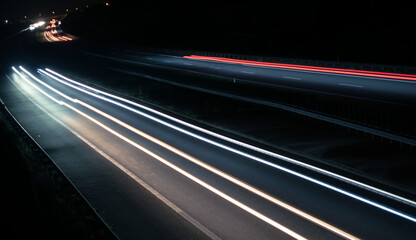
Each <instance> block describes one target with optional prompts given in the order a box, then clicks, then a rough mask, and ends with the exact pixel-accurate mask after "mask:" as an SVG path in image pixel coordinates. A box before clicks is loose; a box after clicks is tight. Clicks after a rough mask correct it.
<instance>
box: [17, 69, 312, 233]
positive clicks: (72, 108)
mask: <svg viewBox="0 0 416 240" xmlns="http://www.w3.org/2000/svg"><path fill="white" fill-rule="evenodd" d="M13 70H14V71H15V72H17V70H15V68H13ZM18 74H19V73H18ZM19 76H21V74H19ZM29 76H33V75H29ZM23 79H24V80H25V81H26V82H30V81H28V80H27V79H26V78H23ZM46 85H47V84H46ZM46 85H45V86H46ZM31 86H36V85H34V84H33V83H32V84H31ZM35 88H36V89H37V90H41V89H40V88H38V87H35ZM56 91H58V90H56ZM40 92H41V93H43V94H45V96H49V95H47V94H46V93H45V92H44V91H40ZM49 98H51V97H49ZM51 99H52V100H53V98H51ZM54 101H55V100H54ZM55 102H56V101H55ZM75 102H79V100H75ZM61 105H64V106H66V107H68V108H69V109H71V110H73V111H74V112H76V113H78V114H80V115H81V116H83V117H85V118H87V119H88V120H90V121H92V122H93V123H95V124H97V125H98V126H100V127H101V128H103V129H104V130H106V131H108V132H110V133H111V134H113V135H115V136H116V137H118V138H120V139H121V140H123V141H125V142H127V143H128V144H130V145H132V146H133V147H135V148H137V149H139V150H141V151H142V152H144V153H146V154H147V155H149V156H151V157H153V158H154V159H156V160H158V161H159V162H161V163H163V164H164V165H166V166H168V167H169V168H171V169H173V170H175V171H176V172H178V173H180V174H182V175H183V176H185V177H187V178H188V179H190V180H192V181H193V182H195V183H197V184H199V185H201V186H202V187H204V188H206V189H207V190H209V191H211V192H213V193H214V194H216V195H218V196H219V197H221V198H223V199H225V200H227V201H228V202H230V203H232V204H234V205H235V206H237V207H239V208H241V209H243V210H244V211H246V212H248V213H250V214H252V215H253V216H255V217H257V218H259V219H260V220H262V221H264V222H266V223H268V224H269V225H271V226H273V227H275V228H277V229H279V230H280V231H282V232H284V233H286V234H288V235H289V236H291V237H293V238H295V239H299V240H306V238H304V237H303V236H301V235H299V234H297V233H296V232H294V231H292V230H290V229H289V228H287V227H285V226H283V225H281V224H279V223H278V222H276V221H274V220H272V219H271V218H269V217H267V216H265V215H263V214H261V213H260V212H257V211H256V210H254V209H252V208H250V207H249V206H247V205H245V204H243V203H241V202H240V201H238V200H236V199H234V198H233V197H231V196H229V195H227V194H225V193H223V192H222V191H220V190H218V189H216V188H214V187H212V186H211V185H209V184H208V183H206V182H204V181H202V180H200V179H199V178H197V177H195V176H193V175H192V174H190V173H188V172H187V171H185V170H183V169H181V168H179V167H178V166H176V165H174V164H172V163H171V162H169V161H167V160H166V159H164V158H162V157H160V156H159V155H157V154H155V153H153V152H152V151H150V150H149V149H147V148H145V147H143V146H141V145H139V144H138V143H136V142H134V141H132V140H131V139H129V138H127V137H125V136H124V135H122V134H120V133H118V132H117V131H115V130H113V129H111V128H110V127H108V126H106V125H105V124H103V123H101V122H100V121H98V120H97V119H95V118H93V117H91V116H89V115H88V114H86V113H84V112H82V111H80V110H78V109H77V108H75V107H73V106H71V105H69V104H67V103H66V102H62V104H61Z"/></svg>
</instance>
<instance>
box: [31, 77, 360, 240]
mask: <svg viewBox="0 0 416 240" xmlns="http://www.w3.org/2000/svg"><path fill="white" fill-rule="evenodd" d="M38 71H39V72H40V73H43V74H45V75H47V76H48V77H50V78H52V79H54V80H56V81H58V82H61V83H63V84H66V85H68V84H69V83H67V82H65V81H62V80H61V79H58V78H56V77H55V76H53V75H51V74H49V73H47V72H45V71H43V70H41V69H39V70H38ZM70 85H71V84H70ZM72 87H74V88H75V89H77V90H79V91H83V92H84V91H85V90H84V89H82V88H79V87H77V86H72ZM75 102H76V103H79V104H81V105H82V106H84V107H86V108H88V109H90V110H92V111H94V112H96V113H98V114H100V115H101V116H104V117H106V118H108V119H110V120H111V121H113V122H115V123H117V124H119V125H121V126H123V127H124V128H126V129H128V130H130V131H132V132H134V133H136V134H138V135H140V136H142V137H144V138H145V139H147V140H149V141H152V142H154V143H156V144H158V145H159V146H162V147H163V148H165V149H167V150H169V151H171V152H173V153H175V154H177V155H179V156H181V157H183V158H185V159H187V160H189V161H191V162H193V163H195V164H197V165H198V166H200V167H203V168H205V169H206V170H208V171H210V172H212V173H214V174H216V175H218V176H220V177H222V178H224V179H227V180H228V181H230V182H232V183H234V184H236V185H238V186H240V187H242V188H244V189H246V190H248V191H250V192H252V193H254V194H256V195H258V196H260V197H262V198H264V199H266V200H268V201H270V202H273V203H274V204H276V205H278V206H280V207H283V208H285V209H286V210H289V211H291V212H292V213H295V214H297V215H298V216H301V217H303V218H305V219H307V220H309V221H311V222H313V223H315V224H317V225H319V226H321V227H323V228H325V229H327V230H329V231H332V232H334V233H336V234H338V235H340V236H342V237H344V238H346V239H357V238H356V237H354V236H352V235H350V234H348V233H346V232H344V231H342V230H340V229H338V228H336V227H334V226H332V225H330V224H328V223H326V222H324V221H322V220H320V219H317V218H315V217H313V216H311V215H309V214H307V213H305V212H303V211H301V210H299V209H297V208H295V207H293V206H291V205H289V204H287V203H284V202H282V201H280V200H278V199H276V198H275V197H273V196H271V195H269V194H267V193H265V192H263V191H260V190H258V189H257V188H254V187H252V186H250V185H249V184H247V183H245V182H243V181H241V180H239V179H237V178H235V177H233V176H231V175H229V174H227V173H224V172H222V171H220V170H218V169H216V168H214V167H212V166H210V165H209V164H206V163H204V162H203V161H201V160H199V159H196V158H195V157H192V156H190V155H189V154H186V153H184V152H182V151H180V150H178V149H176V148H174V147H172V146H170V145H168V144H166V143H164V142H162V141H160V140H159V139H157V138H154V137H152V136H150V135H148V134H146V133H144V132H142V131H140V130H138V129H136V128H134V127H132V126H130V125H128V124H126V123H124V122H123V121H120V120H119V119H117V118H115V117H113V116H111V115H109V114H107V113H105V112H103V111H101V110H99V109H97V108H95V107H93V106H91V105H89V104H87V103H85V102H82V101H80V100H77V99H75Z"/></svg>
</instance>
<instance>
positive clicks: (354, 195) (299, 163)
mask: <svg viewBox="0 0 416 240" xmlns="http://www.w3.org/2000/svg"><path fill="white" fill-rule="evenodd" d="M46 71H48V72H50V73H53V74H55V75H56V76H58V77H61V78H62V79H64V80H67V81H69V82H72V83H74V84H77V85H79V86H82V87H84V88H87V89H90V90H93V91H95V92H97V93H100V94H102V95H106V96H110V97H112V98H115V99H118V100H121V101H124V102H127V103H130V104H132V105H135V106H140V107H141V108H143V109H146V110H149V111H151V112H154V113H156V112H157V114H158V115H161V116H168V115H166V114H163V113H160V112H158V111H156V110H153V109H150V108H148V107H145V106H143V105H140V104H137V103H134V102H132V101H130V100H127V99H123V98H121V97H118V96H115V95H113V94H109V93H106V92H104V91H101V90H98V89H95V88H92V87H90V86H88V85H85V84H82V83H78V82H77V81H74V80H71V79H69V78H67V77H65V76H63V75H61V74H59V73H56V72H54V71H52V70H50V69H48V68H46ZM43 72H44V71H43ZM54 79H55V80H56V78H54ZM60 82H61V83H64V81H63V80H61V81H60ZM64 84H66V85H68V86H71V87H73V88H75V89H77V90H80V91H82V92H84V93H87V94H89V95H92V96H94V97H97V98H100V99H102V100H104V101H107V102H110V103H113V104H115V105H118V106H120V107H122V108H125V109H127V110H130V111H132V112H135V113H137V114H140V115H142V116H144V117H146V118H149V119H152V120H154V121H156V122H159V123H161V124H163V125H165V126H168V127H170V128H172V129H175V130H177V131H179V132H182V133H185V134H187V135H189V136H192V137H194V138H197V139H199V140H202V141H204V142H207V143H210V144H212V145H215V146H218V147H220V148H223V149H226V150H228V151H230V152H233V153H236V154H238V155H241V156H244V157H247V158H249V159H252V160H255V161H257V162H260V163H263V164H265V165H268V166H270V167H273V168H276V169H279V170H281V171H284V172H286V173H289V174H291V175H294V176H297V177H300V178H302V179H305V180H307V181H309V182H313V183H315V184H318V185H320V186H322V187H325V188H327V189H330V190H333V191H335V192H338V193H340V194H343V195H345V196H348V197H351V198H353V199H356V200H358V201H361V202H363V203H366V204H369V205H371V206H373V207H376V208H378V209H381V210H384V211H387V212H389V213H392V214H394V215H396V216H399V217H402V218H405V219H407V220H410V221H412V222H416V218H415V217H414V216H411V215H408V214H406V213H403V212H401V211H398V210H396V209H393V208H390V207H387V206H384V205H382V204H379V203H377V202H375V201H372V200H369V199H366V198H364V197H361V196H359V195H356V194H354V193H351V192H348V191H346V190H343V189H341V188H338V187H336V186H333V185H330V184H327V183H325V182H322V181H320V180H317V179H315V178H312V177H309V176H307V175H305V174H302V173H299V172H296V171H293V170H290V169H288V168H285V167H283V166H280V165H278V164H275V163H271V162H269V161H266V160H264V159H262V158H259V157H256V156H254V155H251V154H248V153H245V152H242V151H240V150H237V149H234V148H231V147H229V146H226V145H224V144H221V143H218V142H215V141H213V140H210V139H207V138H205V137H202V136H199V135H197V134H194V133H192V132H189V131H187V130H185V129H182V128H180V127H177V126H175V125H172V124H170V123H167V122H165V121H163V120H160V119H158V118H155V117H153V116H151V115H149V114H146V113H143V112H141V111H139V110H137V109H134V108H131V107H129V106H126V105H124V104H122V103H119V102H116V101H113V100H111V99H107V98H105V97H103V96H100V95H97V94H95V93H91V92H89V91H86V90H85V89H81V88H79V87H76V86H74V85H72V84H70V83H64ZM168 119H171V120H172V119H176V118H173V117H171V116H168ZM176 122H181V123H182V122H183V121H182V120H179V119H176ZM183 123H185V124H184V125H186V126H190V125H191V124H189V123H186V122H183ZM196 128H197V129H202V128H199V127H197V126H194V129H196ZM202 132H205V133H207V132H209V131H208V130H205V129H203V131H202ZM212 133H213V132H212ZM211 135H215V136H221V135H219V134H216V133H213V134H211ZM220 138H221V139H224V140H226V139H228V140H229V142H233V143H236V144H238V145H240V146H246V147H248V148H249V149H253V150H254V149H258V152H262V153H266V152H268V151H266V150H263V149H260V148H257V147H254V146H251V145H248V144H245V143H242V142H239V141H237V140H234V139H231V138H228V137H225V136H221V137H220ZM268 153H271V152H268ZM272 154H273V155H274V156H276V157H277V158H278V159H282V160H287V161H288V162H296V163H298V164H297V165H302V166H309V167H308V168H309V169H314V170H316V171H319V172H321V173H322V172H324V173H327V174H325V175H331V176H334V177H337V178H342V179H345V180H348V181H349V183H355V184H353V185H357V184H359V185H360V186H365V187H366V188H369V189H373V190H374V191H377V193H379V194H381V195H388V196H391V197H395V198H396V197H397V198H399V199H404V200H407V201H408V202H409V203H414V202H412V201H410V200H408V199H405V198H402V197H400V196H397V195H394V194H391V193H388V192H385V191H383V190H380V189H377V188H374V187H371V186H368V185H366V184H363V183H360V182H357V181H355V180H352V179H348V178H346V177H343V176H340V175H337V174H335V173H331V172H329V171H326V170H323V169H320V168H317V167H313V166H311V165H308V164H304V163H301V162H299V161H297V160H294V159H291V158H288V157H285V156H282V155H279V154H275V153H272ZM268 155H270V154H268Z"/></svg>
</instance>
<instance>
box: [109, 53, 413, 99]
mask: <svg viewBox="0 0 416 240" xmlns="http://www.w3.org/2000/svg"><path fill="white" fill-rule="evenodd" d="M108 55H110V56H112V57H115V58H120V59H127V60H130V61H137V62H141V63H145V64H151V65H157V66H164V67H169V68H175V69H181V70H185V71H193V72H199V73H204V74H208V75H215V76H222V77H227V78H229V79H230V80H234V79H236V80H237V81H248V82H253V83H260V84H267V85H274V86H280V87H289V88H295V89H301V90H306V91H313V92H319V93H325V94H333V95H341V96H348V97H356V98H364V99H371V100H376V101H387V102H394V103H402V104H415V103H416V97H415V94H414V92H415V90H416V81H409V80H400V79H389V78H381V77H380V78H379V77H368V76H357V75H348V74H337V73H327V72H316V71H305V70H296V69H283V68H272V67H263V66H252V65H248V64H236V63H227V62H217V61H210V60H200V59H189V58H183V57H178V56H171V55H163V54H152V53H146V52H141V51H130V50H127V51H122V52H114V53H111V52H110V53H109V54H108Z"/></svg>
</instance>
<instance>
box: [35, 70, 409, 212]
mask: <svg viewBox="0 0 416 240" xmlns="http://www.w3.org/2000/svg"><path fill="white" fill-rule="evenodd" d="M39 70H40V69H39ZM42 71H43V70H42ZM46 71H48V72H50V73H52V74H54V75H56V76H58V77H60V78H62V79H64V80H66V81H69V82H71V83H74V84H76V85H78V86H82V87H83V88H86V89H89V90H92V91H94V92H96V93H99V94H102V95H105V96H108V97H111V98H114V99H117V100H120V101H122V102H125V103H128V104H131V105H133V106H136V107H139V108H141V109H144V110H146V111H149V112H151V113H154V114H157V115H159V116H162V117H164V118H167V119H169V120H172V121H174V122H177V123H179V124H182V125H184V126H187V127H190V128H192V129H195V130H197V131H200V132H203V133H206V134H208V135H211V136H213V137H216V138H219V139H222V140H225V141H228V142H231V143H233V144H236V145H239V146H242V147H245V148H248V149H250V150H253V151H256V152H259V153H262V154H265V155H268V156H271V157H274V158H277V159H280V160H283V161H286V162H289V163H292V164H295V165H298V166H301V167H304V168H306V169H309V170H312V171H315V172H318V173H320V174H323V175H326V176H329V177H332V178H335V179H338V180H340V181H343V182H346V183H348V184H351V185H354V186H357V187H360V188H363V189H366V190H368V191H371V192H374V193H377V194H379V195H382V196H385V197H388V198H390V199H393V200H395V201H399V202H402V203H405V204H407V205H410V206H412V207H416V202H414V201H412V200H409V199H407V198H404V197H402V196H398V195H396V194H393V193H390V192H387V191H385V190H382V189H379V188H376V187H373V186H370V185H368V184H365V183H362V182H359V181H356V180H354V179H351V178H347V177H345V176H342V175H339V174H336V173H333V172H330V171H327V170H325V169H322V168H318V167H315V166H313V165H310V164H307V163H304V162H301V161H298V160H295V159H292V158H289V157H286V156H283V155H280V154H277V153H274V152H271V151H267V150H265V149H262V148H259V147H256V146H253V145H250V144H247V143H244V142H241V141H238V140H235V139H232V138H229V137H226V136H223V135H221V134H218V133H215V132H212V131H209V130H206V129H204V128H201V127H198V126H196V125H193V124H190V123H187V122H185V121H182V120H180V119H177V118H175V117H172V116H170V115H167V114H165V113H162V112H159V111H157V110H154V109H152V108H149V107H146V106H144V105H141V104H138V103H136V102H133V101H130V100H128V99H125V98H122V97H119V96H116V95H114V94H110V93H107V92H104V91H101V90H99V89H96V88H93V87H90V86H88V85H86V84H82V83H79V82H77V81H75V80H72V79H70V78H67V77H65V76H63V75H61V74H59V73H57V72H55V71H53V70H51V69H49V68H46ZM43 72H44V71H43ZM68 86H70V85H68ZM71 87H74V86H73V85H72V86H71ZM78 90H80V89H79V88H78ZM80 91H83V92H85V93H87V94H90V95H92V96H95V97H97V98H100V99H102V100H105V101H108V102H111V103H113V104H116V105H118V106H120V107H123V108H125V109H127V110H130V111H133V112H136V113H138V114H140V115H142V116H145V117H148V118H151V119H152V117H151V116H150V115H147V114H145V113H142V112H140V113H139V112H137V111H135V109H132V108H130V107H127V106H125V105H122V104H118V103H116V102H114V101H112V100H106V99H104V98H102V96H99V95H96V94H93V93H91V92H88V91H85V90H84V89H83V90H80ZM183 133H185V134H188V133H187V131H186V132H183ZM188 135H189V134H188ZM268 165H269V166H272V167H273V163H270V162H269V164H268Z"/></svg>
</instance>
